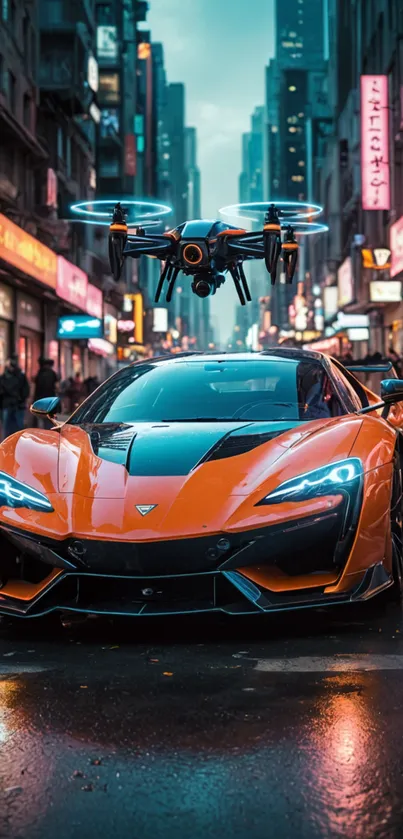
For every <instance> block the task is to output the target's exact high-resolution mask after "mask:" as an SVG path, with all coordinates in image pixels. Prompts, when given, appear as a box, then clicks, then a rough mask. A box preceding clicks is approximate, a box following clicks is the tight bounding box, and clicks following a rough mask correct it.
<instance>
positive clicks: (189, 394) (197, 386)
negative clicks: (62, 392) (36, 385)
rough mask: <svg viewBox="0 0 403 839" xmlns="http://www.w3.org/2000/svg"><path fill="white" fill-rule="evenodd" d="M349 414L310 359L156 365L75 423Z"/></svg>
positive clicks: (131, 376) (102, 397)
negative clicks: (345, 411)
mask: <svg viewBox="0 0 403 839" xmlns="http://www.w3.org/2000/svg"><path fill="white" fill-rule="evenodd" d="M342 413H344V411H343V407H342V405H341V402H340V400H339V398H338V396H337V393H336V391H335V389H334V388H333V386H332V383H331V382H330V381H329V378H328V376H327V375H326V371H325V370H324V368H323V366H322V364H320V363H317V362H313V361H311V360H310V359H309V360H307V359H302V358H299V359H298V358H297V359H292V360H291V359H282V358H271V359H270V358H268V359H264V360H263V359H262V360H259V361H257V362H253V361H226V362H222V361H221V362H216V361H209V362H205V361H192V362H187V361H181V362H173V363H169V362H167V363H164V364H153V363H152V362H149V363H145V364H142V365H139V366H138V367H137V368H134V367H129V368H126V369H125V370H122V371H121V372H120V373H118V374H117V375H116V376H114V378H113V379H112V380H109V382H108V383H105V385H103V386H102V387H101V388H100V389H99V390H98V392H97V394H96V396H94V397H92V398H90V400H89V401H88V402H87V403H86V405H85V406H83V407H82V408H81V409H79V411H78V412H77V414H76V415H75V417H74V418H73V423H74V424H75V425H80V424H81V423H88V422H89V423H103V422H147V421H162V420H170V421H188V420H192V419H194V418H198V419H199V420H200V419H203V418H204V417H205V418H206V420H208V418H211V417H215V418H217V420H218V421H219V420H221V421H224V420H228V419H231V418H233V417H234V414H235V415H236V417H237V418H238V419H239V420H240V421H241V420H242V419H244V420H256V421H257V420H260V421H263V422H264V421H272V420H280V419H285V420H292V421H297V422H298V421H299V422H304V421H308V420H312V419H319V418H321V417H332V416H339V415H340V414H342Z"/></svg>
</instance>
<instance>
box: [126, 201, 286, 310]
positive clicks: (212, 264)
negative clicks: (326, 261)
mask: <svg viewBox="0 0 403 839" xmlns="http://www.w3.org/2000/svg"><path fill="white" fill-rule="evenodd" d="M279 215H280V211H279V210H277V208H276V207H275V206H274V204H272V205H271V206H270V207H269V209H268V212H267V214H266V217H265V222H264V225H263V230H262V231H258V232H247V231H246V230H244V229H240V228H238V227H234V226H231V225H229V224H226V223H225V222H223V221H214V220H213V221H212V220H205V219H203V220H195V221H187V222H185V223H184V224H181V225H179V226H178V227H176V228H175V229H173V230H170V231H168V232H165V233H158V234H153V233H148V232H147V231H146V230H145V226H144V227H137V229H136V232H135V233H134V234H132V233H129V228H128V225H127V222H126V213H125V210H124V209H123V207H122V206H121V205H120V204H117V205H116V206H115V209H114V213H113V219H112V223H111V225H110V228H109V260H110V265H111V271H112V274H113V277H114V279H115V280H116V281H118V280H119V278H120V275H121V271H122V266H123V263H124V260H125V259H126V258H127V257H128V256H131V257H133V258H135V259H136V258H139V257H140V256H141V255H143V254H145V255H147V256H154V257H157V258H158V259H160V260H161V261H162V262H163V263H164V266H163V270H162V273H161V276H160V280H159V283H158V287H157V291H156V296H155V302H158V301H159V299H160V297H161V294H162V291H163V288H164V285H165V286H166V287H167V290H166V301H167V302H168V303H169V301H170V300H171V298H172V294H173V291H174V287H175V282H176V279H177V277H178V274H179V272H182V273H183V274H185V275H186V276H190V277H192V291H193V292H194V294H196V295H197V296H198V297H202V298H203V297H208V296H209V295H210V294H215V292H216V291H217V289H218V288H219V287H220V286H221V285H222V284H223V283H224V282H225V279H226V276H225V275H226V274H227V273H229V274H230V275H231V277H232V279H233V282H234V286H235V288H236V291H237V294H238V297H239V301H240V303H241V304H242V305H243V306H244V305H245V303H246V301H250V300H251V299H252V298H251V294H250V291H249V287H248V283H247V280H246V276H245V273H244V270H243V262H244V261H245V260H247V259H248V260H250V259H264V260H265V264H266V268H267V271H268V272H269V274H270V276H271V283H272V285H274V283H275V281H276V275H277V266H278V262H279V259H280V256H281V255H282V258H283V262H284V269H285V274H286V278H287V281H288V282H290V283H291V282H292V280H293V277H294V274H295V268H296V264H297V258H298V243H297V240H296V238H295V234H294V231H293V228H292V227H291V226H287V227H286V228H285V235H284V239H283V240H282V237H281V224H280V220H279Z"/></svg>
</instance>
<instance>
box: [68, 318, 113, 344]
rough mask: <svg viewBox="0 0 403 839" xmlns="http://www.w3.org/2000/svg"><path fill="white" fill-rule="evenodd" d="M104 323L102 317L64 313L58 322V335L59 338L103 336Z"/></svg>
mask: <svg viewBox="0 0 403 839" xmlns="http://www.w3.org/2000/svg"><path fill="white" fill-rule="evenodd" d="M103 336H104V324H103V320H102V319H101V318H92V317H90V316H89V315H63V316H62V317H60V318H59V319H58V322H57V337H58V338H59V340H60V339H61V340H73V341H75V340H77V341H80V340H86V339H88V338H103Z"/></svg>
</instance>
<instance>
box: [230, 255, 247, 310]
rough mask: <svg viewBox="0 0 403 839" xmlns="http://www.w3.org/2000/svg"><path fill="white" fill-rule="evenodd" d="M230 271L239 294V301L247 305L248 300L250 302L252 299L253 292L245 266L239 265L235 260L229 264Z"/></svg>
mask: <svg viewBox="0 0 403 839" xmlns="http://www.w3.org/2000/svg"><path fill="white" fill-rule="evenodd" d="M229 272H230V274H231V277H232V279H233V281H234V286H235V288H236V290H237V294H238V297H239V302H240V304H241V306H245V304H246V300H248V301H249V302H250V301H251V300H252V297H251V293H250V291H249V286H248V281H247V279H246V277H245V272H244V270H243V266H242V264H241V265H237V264H236V263H235V262H234V263H233V264H232V265H230V266H229ZM245 297H246V300H245Z"/></svg>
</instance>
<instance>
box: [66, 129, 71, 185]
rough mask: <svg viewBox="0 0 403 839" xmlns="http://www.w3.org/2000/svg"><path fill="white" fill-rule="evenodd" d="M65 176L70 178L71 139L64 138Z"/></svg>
mask: <svg viewBox="0 0 403 839" xmlns="http://www.w3.org/2000/svg"><path fill="white" fill-rule="evenodd" d="M66 174H67V177H68V178H71V139H70V137H66Z"/></svg>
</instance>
